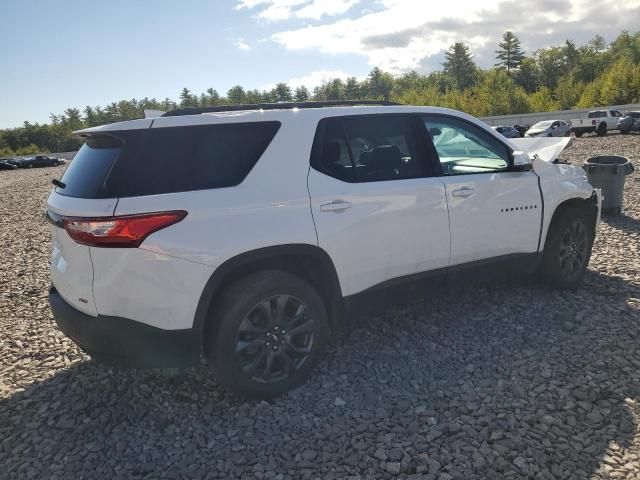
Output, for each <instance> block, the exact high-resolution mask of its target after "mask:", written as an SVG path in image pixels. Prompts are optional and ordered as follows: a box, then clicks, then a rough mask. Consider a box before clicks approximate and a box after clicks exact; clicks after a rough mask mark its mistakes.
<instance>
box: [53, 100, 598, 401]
mask: <svg viewBox="0 0 640 480" xmlns="http://www.w3.org/2000/svg"><path fill="white" fill-rule="evenodd" d="M359 103H360V104H361V103H362V102H359ZM360 104H359V105H352V104H349V103H346V102H342V103H341V104H339V105H335V103H332V104H328V105H330V106H327V104H316V103H304V104H276V105H261V106H246V107H244V108H243V107H225V108H226V110H227V111H222V110H223V108H209V109H183V110H176V111H172V112H168V113H165V114H164V115H161V116H159V117H157V118H147V119H141V120H133V121H128V122H122V123H116V124H112V125H106V126H101V127H95V128H89V129H86V130H82V131H80V132H78V133H77V134H78V135H79V136H80V137H82V138H83V139H84V140H85V144H84V146H83V147H82V148H81V149H80V151H79V152H78V154H77V155H76V157H75V159H74V160H73V162H72V163H71V164H70V166H69V167H68V168H67V170H66V172H65V173H64V175H63V177H62V179H61V180H55V181H54V185H56V187H55V188H54V190H53V191H52V192H51V194H50V196H49V199H48V201H47V210H46V217H47V219H48V221H49V222H50V223H51V225H52V226H51V232H52V234H53V254H52V258H51V280H52V284H53V286H52V288H51V292H50V304H51V308H52V311H53V315H54V317H55V319H56V322H57V323H58V325H59V327H60V329H61V330H62V331H63V332H65V333H66V334H67V335H68V336H69V337H71V338H72V339H73V340H74V341H76V342H77V343H78V344H79V345H80V346H81V347H82V348H83V349H85V350H86V351H87V352H88V353H90V355H91V356H92V357H94V358H96V359H99V360H100V359H104V360H107V361H111V362H116V363H120V364H128V365H137V366H184V365H189V364H193V363H194V362H198V361H199V359H200V357H201V353H202V352H204V356H205V358H206V360H207V362H208V364H209V365H210V366H211V368H212V369H213V370H214V372H215V373H216V375H217V377H218V379H219V380H220V382H221V383H222V384H224V385H226V386H227V387H229V388H231V389H233V390H235V391H237V392H240V393H242V394H246V395H251V396H259V397H270V396H274V395H278V394H280V393H282V392H285V391H287V390H289V389H291V388H293V387H294V386H296V385H298V384H300V383H302V382H303V381H304V380H305V379H306V378H307V377H308V376H309V374H310V372H311V370H312V369H313V368H314V366H315V365H316V364H317V363H318V361H319V360H320V358H321V356H322V352H323V349H324V347H325V344H326V342H327V339H328V336H329V334H330V332H331V331H335V330H337V329H339V326H340V324H341V322H343V317H344V315H343V312H344V310H345V305H346V304H347V303H348V301H349V300H353V299H355V298H359V297H360V294H362V293H364V292H370V291H372V289H380V288H382V287H384V286H387V285H390V284H396V283H397V281H398V280H400V279H409V280H415V279H417V278H421V277H423V276H424V274H430V275H431V274H442V275H445V276H451V274H452V273H455V272H459V271H463V270H464V271H465V272H466V271H468V270H467V269H474V270H476V271H477V270H482V269H487V270H495V269H496V268H497V267H499V266H508V267H512V268H515V269H516V271H517V273H518V274H520V275H522V274H524V273H533V272H538V273H540V274H541V275H542V276H543V277H544V278H546V279H547V280H548V281H549V282H550V283H552V284H554V285H556V286H559V287H572V286H575V285H577V284H578V283H579V282H580V280H581V279H582V277H583V275H584V273H585V269H586V268H587V264H588V261H589V256H590V253H591V246H592V243H593V240H594V235H595V227H596V225H597V223H598V221H599V217H600V195H599V191H594V189H593V188H592V186H591V185H590V184H589V183H588V182H587V180H586V177H585V174H584V171H583V170H582V169H580V168H579V167H574V166H571V165H567V164H558V163H555V162H554V160H555V158H556V157H557V155H558V153H559V152H560V151H561V150H562V148H564V146H566V144H567V142H568V141H569V139H568V138H567V139H553V138H551V139H549V138H543V139H518V140H508V139H506V138H504V137H502V136H501V135H499V134H497V133H495V132H494V131H492V130H491V128H490V127H489V126H488V125H485V124H484V123H482V122H480V121H479V120H477V119H475V118H473V117H470V116H469V115H466V114H464V113H461V112H457V111H453V110H448V109H442V108H429V107H411V106H395V105H380V104H378V105H365V106H363V105H360ZM258 107H261V108H258ZM319 107H321V108H319ZM239 108H240V109H239ZM525 152H526V153H525ZM360 298H361V297H360Z"/></svg>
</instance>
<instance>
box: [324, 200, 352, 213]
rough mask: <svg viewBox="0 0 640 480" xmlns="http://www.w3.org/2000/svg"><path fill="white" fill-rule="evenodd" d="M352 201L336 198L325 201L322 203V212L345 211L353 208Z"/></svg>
mask: <svg viewBox="0 0 640 480" xmlns="http://www.w3.org/2000/svg"><path fill="white" fill-rule="evenodd" d="M351 207H352V205H351V202H345V201H344V200H334V201H333V202H331V203H324V204H322V205H320V211H321V212H343V211H344V210H346V209H348V208H351Z"/></svg>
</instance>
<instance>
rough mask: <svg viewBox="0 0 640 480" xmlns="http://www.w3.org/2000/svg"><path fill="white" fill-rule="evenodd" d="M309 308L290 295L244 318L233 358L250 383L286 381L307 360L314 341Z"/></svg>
mask: <svg viewBox="0 0 640 480" xmlns="http://www.w3.org/2000/svg"><path fill="white" fill-rule="evenodd" d="M314 331H315V321H314V319H313V318H312V317H311V315H310V310H309V307H308V306H307V304H306V303H304V302H303V301H302V300H301V299H299V298H297V297H294V296H292V295H286V294H280V295H274V296H272V297H269V298H265V299H264V300H262V301H260V302H259V303H257V304H256V305H255V306H254V307H253V308H251V310H249V313H247V315H246V316H245V317H244V319H243V320H242V322H241V323H240V326H239V328H238V334H237V335H236V339H235V353H236V358H237V360H238V361H239V362H240V365H241V368H242V370H243V371H244V372H245V374H246V375H248V376H250V377H251V379H252V380H254V381H256V382H261V383H274V382H280V381H282V380H285V379H287V378H288V377H290V376H291V375H292V374H293V373H295V371H296V370H299V369H300V368H301V367H302V366H303V365H304V364H305V362H306V361H307V360H308V358H309V355H310V354H311V351H312V350H313V343H314V340H315V333H314Z"/></svg>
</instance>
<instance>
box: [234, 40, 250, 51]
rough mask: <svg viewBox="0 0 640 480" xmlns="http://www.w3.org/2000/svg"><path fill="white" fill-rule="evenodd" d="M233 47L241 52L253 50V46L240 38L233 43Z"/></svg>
mask: <svg viewBox="0 0 640 480" xmlns="http://www.w3.org/2000/svg"><path fill="white" fill-rule="evenodd" d="M233 46H234V47H236V48H238V49H240V50H245V51H247V50H251V46H250V45H249V44H248V43H247V42H245V41H244V39H243V38H239V39H237V40H235V41H234V42H233Z"/></svg>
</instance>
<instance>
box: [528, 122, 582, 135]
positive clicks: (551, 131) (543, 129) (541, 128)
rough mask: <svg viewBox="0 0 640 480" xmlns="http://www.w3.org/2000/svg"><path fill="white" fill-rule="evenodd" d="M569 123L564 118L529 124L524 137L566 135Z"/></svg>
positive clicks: (569, 129) (569, 130) (568, 131)
mask: <svg viewBox="0 0 640 480" xmlns="http://www.w3.org/2000/svg"><path fill="white" fill-rule="evenodd" d="M570 135H571V125H569V124H568V123H567V122H565V121H564V120H544V121H542V122H538V123H536V124H535V125H533V126H531V128H530V129H529V130H527V133H525V135H524V136H525V137H568V136H570Z"/></svg>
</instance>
